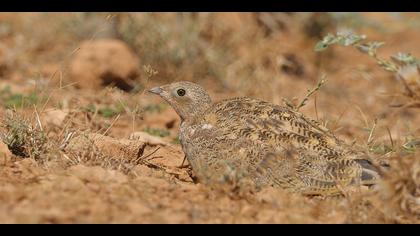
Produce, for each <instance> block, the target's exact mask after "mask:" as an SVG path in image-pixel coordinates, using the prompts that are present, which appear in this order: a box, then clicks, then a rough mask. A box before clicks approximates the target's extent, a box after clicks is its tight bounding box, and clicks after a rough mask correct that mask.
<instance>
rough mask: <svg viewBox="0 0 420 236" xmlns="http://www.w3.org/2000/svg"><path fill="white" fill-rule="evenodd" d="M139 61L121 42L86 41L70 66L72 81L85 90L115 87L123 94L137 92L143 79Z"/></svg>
mask: <svg viewBox="0 0 420 236" xmlns="http://www.w3.org/2000/svg"><path fill="white" fill-rule="evenodd" d="M139 67H140V62H139V58H138V57H137V56H136V55H135V54H134V53H133V52H132V51H131V50H130V48H129V47H128V46H127V45H126V44H125V43H124V42H122V41H119V40H114V39H98V40H89V41H84V42H82V43H81V45H80V46H79V48H78V50H77V52H76V53H75V55H74V57H73V58H72V60H71V62H70V65H69V74H70V79H71V80H72V81H74V82H76V84H75V85H76V86H77V87H79V88H84V89H100V88H102V87H104V86H107V85H114V86H116V87H118V88H120V89H122V90H125V91H130V90H131V89H133V88H134V86H135V85H134V81H135V80H139V79H140V69H139Z"/></svg>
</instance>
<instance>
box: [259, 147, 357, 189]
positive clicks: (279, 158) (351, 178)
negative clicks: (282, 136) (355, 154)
mask: <svg viewBox="0 0 420 236" xmlns="http://www.w3.org/2000/svg"><path fill="white" fill-rule="evenodd" d="M361 171H362V168H361V167H360V166H359V165H358V164H356V163H355V162H354V161H353V160H343V159H339V160H326V159H322V158H319V157H318V156H316V155H314V154H312V153H310V152H308V151H307V150H305V149H304V148H296V147H290V146H289V147H288V148H286V149H283V150H282V151H278V152H275V153H267V154H266V156H265V158H263V160H262V161H261V162H260V163H259V165H257V172H258V173H259V174H261V176H265V177H266V178H268V181H269V182H271V183H272V184H274V185H279V186H281V187H283V188H288V189H291V190H293V191H297V192H300V193H304V194H308V195H319V194H321V195H329V194H336V193H340V192H341V191H342V189H343V188H344V187H346V186H348V185H349V184H351V183H353V182H356V181H358V180H359V179H360V176H361Z"/></svg>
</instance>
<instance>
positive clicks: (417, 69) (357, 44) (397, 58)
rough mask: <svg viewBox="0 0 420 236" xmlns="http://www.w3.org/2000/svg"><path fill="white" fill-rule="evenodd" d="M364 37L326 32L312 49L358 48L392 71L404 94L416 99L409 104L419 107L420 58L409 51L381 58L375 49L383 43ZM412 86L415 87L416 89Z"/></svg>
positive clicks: (382, 66) (348, 33)
mask: <svg viewBox="0 0 420 236" xmlns="http://www.w3.org/2000/svg"><path fill="white" fill-rule="evenodd" d="M366 38H367V37H366V36H365V35H357V34H354V33H353V32H351V31H346V32H338V33H336V34H327V35H326V36H325V37H324V38H323V39H322V40H321V41H319V42H318V43H317V44H316V45H315V48H314V50H315V51H316V52H321V51H324V50H326V49H327V48H328V47H329V46H331V45H334V44H338V45H340V46H345V47H347V46H351V47H354V48H356V49H358V50H359V51H360V52H362V53H365V54H367V55H369V56H370V57H372V58H373V59H374V60H375V61H376V63H377V64H378V66H380V67H381V68H383V69H384V70H386V71H389V72H391V73H393V74H394V75H395V76H396V77H397V78H398V81H400V82H401V83H402V84H403V85H404V88H405V90H406V93H405V95H406V96H408V97H410V98H412V99H415V100H416V101H415V102H414V103H410V106H414V107H420V102H419V100H420V90H419V88H418V86H419V84H420V60H418V59H417V58H416V57H414V56H413V55H411V54H410V53H403V52H399V53H396V54H394V55H392V56H391V57H390V58H389V59H385V58H381V57H379V56H378V54H377V51H378V49H379V48H380V47H381V46H383V45H384V44H385V43H384V42H378V41H368V42H366ZM408 69H411V71H414V72H413V73H414V74H416V75H414V76H412V75H411V74H413V73H411V74H408V73H406V72H405V71H407V70H408ZM414 87H417V89H416V88H414Z"/></svg>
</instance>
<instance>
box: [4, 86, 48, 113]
mask: <svg viewBox="0 0 420 236" xmlns="http://www.w3.org/2000/svg"><path fill="white" fill-rule="evenodd" d="M0 99H1V104H2V105H3V106H4V107H6V108H8V109H17V108H25V107H29V106H32V105H35V104H37V103H38V101H39V100H40V99H39V97H38V95H37V93H36V92H31V93H29V94H28V95H25V94H20V93H13V92H12V91H11V89H10V87H9V86H6V87H5V88H3V89H2V90H1V91H0Z"/></svg>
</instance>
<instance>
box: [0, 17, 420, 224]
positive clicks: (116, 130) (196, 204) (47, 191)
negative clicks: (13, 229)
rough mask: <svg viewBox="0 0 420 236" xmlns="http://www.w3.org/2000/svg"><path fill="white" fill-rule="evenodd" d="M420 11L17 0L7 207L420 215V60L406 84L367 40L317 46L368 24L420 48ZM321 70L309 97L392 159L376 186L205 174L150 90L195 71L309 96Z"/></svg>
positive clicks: (3, 194) (309, 108)
mask: <svg viewBox="0 0 420 236" xmlns="http://www.w3.org/2000/svg"><path fill="white" fill-rule="evenodd" d="M419 25H420V16H419V14H416V13H411V14H409V13H404V14H390V13H363V14H357V13H348V14H342V15H340V14H330V13H316V14H311V13H300V14H298V13H288V14H286V13H279V14H268V13H259V14H257V13H199V14H196V13H195V14H189V13H183V14H176V13H148V14H145V13H143V14H121V15H118V14H117V15H115V14H105V13H101V14H98V13H96V14H93V13H74V14H70V13H68V14H62V13H61V14H53V13H48V14H41V13H24V14H11V13H7V14H6V13H2V14H0V103H1V104H0V114H1V117H2V122H1V130H0V133H1V139H2V141H3V142H1V145H0V222H1V223H420V152H419V147H420V126H419V124H420V110H419V109H420V100H419V99H420V72H419V73H418V74H416V73H417V71H415V70H414V72H412V74H409V75H408V77H409V79H407V80H405V81H406V82H407V83H403V82H404V81H402V80H401V78H400V79H398V78H397V77H396V75H395V73H390V72H387V71H385V70H383V69H382V68H381V67H380V66H378V65H377V62H376V61H375V59H373V58H372V57H369V56H368V55H366V54H363V53H361V52H359V51H357V50H356V49H355V48H352V47H341V46H339V45H335V46H331V48H328V49H327V50H325V51H323V52H320V53H317V52H314V46H315V44H316V43H317V42H318V41H319V40H320V39H321V37H322V36H324V35H326V34H327V33H329V32H330V33H335V32H337V31H338V30H342V29H353V30H354V32H355V33H357V34H365V35H366V36H367V37H368V39H369V40H370V41H383V42H386V44H385V45H384V46H382V47H381V48H380V49H379V50H378V55H379V56H380V57H381V58H389V56H391V55H393V54H395V53H397V52H409V53H411V54H412V55H414V56H417V57H420V47H419V41H420V30H419V29H420V27H419ZM156 72H157V73H156ZM410 73H411V72H410ZM322 75H326V78H327V80H328V81H327V82H326V84H325V85H324V86H323V87H322V88H321V89H320V90H319V91H317V92H316V93H315V95H312V96H311V97H310V98H309V100H308V102H307V104H306V105H305V106H303V107H302V108H301V110H300V111H301V112H303V113H304V114H306V115H308V116H311V117H313V118H316V119H318V120H319V121H321V122H323V123H324V124H325V125H326V126H327V127H328V128H329V129H331V130H333V131H334V133H335V134H336V135H337V136H338V137H341V138H342V139H344V140H346V142H347V143H349V144H353V147H354V148H355V149H357V150H360V151H364V152H366V154H367V155H369V156H370V157H371V158H372V159H373V160H376V161H377V163H386V164H389V166H390V167H388V168H384V170H383V171H384V173H382V174H383V176H384V177H383V180H382V181H381V182H380V183H379V184H378V186H376V187H375V188H373V189H366V188H361V189H359V188H354V189H343V194H342V196H336V197H322V196H313V197H307V196H300V195H297V194H291V193H288V192H286V191H283V190H281V189H275V188H266V189H263V190H261V191H256V190H255V189H253V188H252V187H249V186H248V187H247V186H238V185H236V184H235V183H226V184H225V185H221V186H204V185H202V184H200V183H194V182H193V180H192V178H191V175H192V173H191V170H190V169H189V168H188V166H187V165H185V164H187V163H184V166H181V164H182V163H183V157H184V156H183V153H182V150H181V148H180V145H179V142H178V140H177V133H178V126H179V118H178V117H177V115H176V114H175V112H174V111H173V110H172V109H171V108H170V107H168V106H167V105H166V104H164V103H163V101H161V100H160V99H159V98H156V97H154V96H152V95H148V94H147V93H145V92H144V90H145V88H149V87H152V86H154V85H159V84H163V83H168V82H172V81H179V80H190V81H194V82H197V83H200V84H202V85H203V86H204V87H205V88H206V89H208V90H209V92H210V94H211V95H212V96H213V97H214V99H215V100H219V99H223V98H228V97H236V96H253V97H258V98H261V99H265V100H267V101H271V102H274V103H277V104H284V102H285V99H286V100H288V101H289V102H291V103H294V104H298V103H299V102H300V101H301V100H302V99H303V98H304V97H305V95H306V94H307V89H311V88H314V87H315V85H316V83H317V80H318V79H319V78H321V76H322ZM115 86H116V87H118V88H116V87H115ZM407 86H409V89H407ZM410 91H411V92H410Z"/></svg>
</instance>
